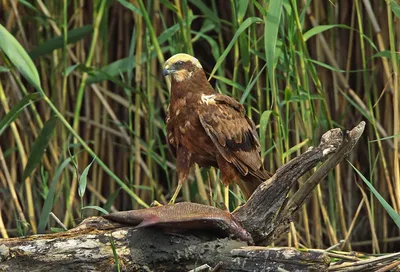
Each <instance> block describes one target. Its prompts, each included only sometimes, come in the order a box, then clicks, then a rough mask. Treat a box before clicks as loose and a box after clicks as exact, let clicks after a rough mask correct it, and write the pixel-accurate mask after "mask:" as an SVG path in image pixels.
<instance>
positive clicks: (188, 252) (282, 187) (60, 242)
mask: <svg viewBox="0 0 400 272" xmlns="http://www.w3.org/2000/svg"><path fill="white" fill-rule="evenodd" d="M364 126H365V123H364V122H361V123H360V124H359V125H358V126H356V127H355V128H354V129H353V130H351V131H350V132H347V133H345V134H344V135H343V132H342V131H341V130H339V129H333V130H330V131H328V132H327V133H325V134H324V135H323V137H322V140H321V143H320V145H319V146H318V147H314V148H310V149H309V150H308V151H307V152H305V153H304V154H302V155H300V156H299V157H297V158H295V159H293V160H292V161H290V162H289V163H287V164H286V165H284V166H282V167H281V168H280V169H278V171H277V172H276V173H275V175H274V176H273V177H272V178H271V179H269V180H268V181H266V182H265V183H264V184H262V185H260V186H259V187H258V188H257V190H256V191H255V192H254V194H253V196H252V197H251V198H250V199H249V200H248V202H247V203H246V204H245V205H243V206H242V207H240V208H239V209H238V210H237V211H236V212H234V213H233V215H232V216H233V217H234V218H235V220H236V221H238V222H239V223H240V224H241V225H242V226H243V227H244V229H245V230H247V232H249V233H250V234H251V236H252V238H253V240H254V242H255V244H256V245H268V244H270V243H271V242H273V241H274V240H275V239H276V238H277V237H278V236H279V235H281V234H282V233H284V232H285V231H287V229H288V226H289V223H290V220H291V219H292V217H293V215H294V214H295V213H296V212H297V211H298V209H299V207H300V206H301V205H302V204H303V203H304V201H305V200H306V199H307V196H308V195H309V194H310V192H311V191H312V189H313V188H314V187H315V186H316V185H317V184H318V183H319V182H320V181H321V180H322V179H323V178H324V177H325V175H326V174H327V173H328V172H329V171H330V170H331V169H333V168H334V167H335V166H336V165H337V164H338V163H339V162H340V161H341V160H343V158H344V157H345V156H346V155H347V154H348V153H349V152H350V151H351V149H352V148H353V147H354V145H355V143H356V142H357V141H358V139H359V137H360V136H361V134H362V132H363V130H364ZM332 154H333V155H332ZM328 155H332V156H331V157H330V159H329V160H328V161H326V162H325V164H323V165H322V166H321V167H320V168H319V169H318V170H317V172H316V173H315V174H313V175H312V176H311V177H310V178H309V179H308V180H307V181H306V182H305V183H304V184H303V185H302V186H301V187H300V188H299V190H298V191H297V193H295V194H294V196H293V197H292V198H290V199H288V198H287V193H288V191H289V189H290V187H291V186H292V185H293V184H294V183H295V182H296V181H297V180H298V178H299V177H301V176H302V175H303V174H304V173H306V172H307V171H308V170H310V169H311V168H313V167H315V166H316V165H317V164H318V163H319V162H321V161H323V160H325V159H326V158H327V156H328ZM329 261H330V259H329V257H328V255H327V254H325V252H323V251H318V250H309V251H297V250H295V249H292V248H267V247H260V246H247V243H246V242H244V241H238V240H234V239H233V237H231V236H228V237H226V235H225V237H224V235H221V233H217V232H215V231H212V230H207V229H204V230H196V229H194V230H193V229H192V230H184V229H182V228H180V229H176V228H173V227H165V226H164V227H163V228H156V227H149V228H141V229H136V228H135V226H126V225H121V224H118V223H113V222H111V221H108V220H106V219H104V218H102V217H91V218H88V219H86V220H84V221H83V222H82V223H81V224H80V225H79V226H78V227H76V228H74V229H72V230H69V231H66V232H63V233H55V234H47V235H34V236H29V237H21V238H11V239H2V240H0V271H18V270H19V271H27V270H29V271H56V270H58V271H71V270H73V271H114V270H115V268H116V267H119V268H120V269H121V270H123V271H189V270H191V269H195V268H197V269H196V271H202V270H200V269H202V268H204V269H209V268H213V269H214V271H276V270H279V268H280V269H284V270H287V271H293V270H297V271H309V270H314V271H326V270H327V268H328V266H329ZM284 270H282V271H284ZM207 271H208V270H207Z"/></svg>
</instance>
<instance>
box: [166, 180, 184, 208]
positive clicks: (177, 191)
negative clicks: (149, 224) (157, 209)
mask: <svg viewBox="0 0 400 272" xmlns="http://www.w3.org/2000/svg"><path fill="white" fill-rule="evenodd" d="M182 184H183V181H182V182H181V181H178V187H176V190H175V193H174V195H173V196H172V198H171V200H170V201H169V203H168V204H170V205H171V204H174V203H175V199H176V198H177V197H178V194H179V192H180V191H181V189H182Z"/></svg>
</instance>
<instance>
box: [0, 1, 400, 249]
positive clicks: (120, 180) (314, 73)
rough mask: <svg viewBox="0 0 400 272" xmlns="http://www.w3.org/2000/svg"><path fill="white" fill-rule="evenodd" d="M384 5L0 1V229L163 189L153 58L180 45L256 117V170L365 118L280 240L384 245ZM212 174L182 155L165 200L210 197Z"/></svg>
mask: <svg viewBox="0 0 400 272" xmlns="http://www.w3.org/2000/svg"><path fill="white" fill-rule="evenodd" d="M399 16H400V7H399V6H398V4H397V3H396V1H394V0H392V1H390V0H387V1H379V0H363V1H360V0H354V1H348V0H336V1H323V0H313V1H311V0H309V1H306V0H304V1H295V0H277V1H272V0H271V1H248V0H244V1H241V0H231V1H228V0H226V1H197V0H175V1H166V0H152V1H150V0H149V1H143V0H131V1H128V0H117V1H106V0H92V1H83V0H70V1H68V0H63V1H51V0H37V1H22V0H20V1H7V0H0V23H1V25H2V26H3V27H0V30H1V31H0V47H1V49H2V50H0V72H1V73H0V80H1V81H0V102H1V107H0V233H1V235H2V237H8V236H16V235H23V234H26V233H28V231H32V232H34V233H36V232H38V231H39V232H43V231H44V230H46V229H47V226H48V225H49V226H50V227H52V228H53V230H54V231H55V230H57V228H59V227H60V224H58V223H56V222H55V220H54V219H53V217H49V216H48V213H49V212H53V213H54V215H55V217H57V218H59V219H60V220H61V222H63V223H64V224H65V225H66V226H67V227H72V226H74V225H75V224H76V219H77V218H79V217H83V216H88V215H91V214H100V211H101V208H102V209H105V210H109V211H110V210H111V211H115V210H127V209H132V208H140V207H143V206H144V207H145V206H147V205H149V204H150V203H151V202H152V201H153V200H155V199H156V200H158V201H160V202H166V201H167V200H168V199H169V198H170V197H171V193H173V191H174V189H175V186H176V181H177V178H176V172H175V170H174V169H175V165H174V164H175V162H174V159H173V158H172V157H171V155H170V153H169V151H168V148H167V146H166V141H165V121H164V119H165V111H166V107H167V105H168V99H169V95H168V87H167V82H166V81H165V79H164V78H163V77H162V75H161V69H162V65H163V63H164V61H165V60H166V59H167V58H168V57H169V56H171V55H172V54H175V53H179V52H186V53H189V54H193V55H195V56H196V57H197V58H198V59H199V60H200V62H201V63H202V64H203V67H204V70H205V71H206V73H207V75H208V76H209V77H210V80H211V82H212V84H213V85H214V86H215V87H216V88H217V89H218V90H219V91H220V92H222V93H224V94H229V95H232V96H234V97H235V98H236V99H238V100H239V101H241V102H242V103H244V104H245V105H246V109H247V111H248V114H249V115H250V116H251V117H252V118H253V120H254V121H255V123H256V124H260V125H259V126H258V131H259V134H260V138H261V142H262V152H263V157H264V158H265V166H266V168H267V169H268V170H269V171H271V172H274V171H275V170H276V169H277V168H278V167H279V166H280V165H282V164H284V163H286V162H288V161H289V160H290V159H292V158H293V157H295V156H297V155H298V154H300V153H301V152H304V151H306V150H307V148H308V147H309V146H312V145H315V144H317V143H318V142H319V137H320V136H321V134H322V133H323V132H325V131H326V130H328V129H330V128H332V127H340V128H343V129H346V128H351V127H353V126H354V125H356V124H358V123H359V121H361V120H365V121H367V129H366V133H365V134H364V136H363V139H361V141H360V142H359V144H358V145H357V147H356V149H355V151H354V152H353V153H352V154H351V156H350V157H349V158H348V162H347V161H346V162H343V163H342V164H341V165H340V166H338V167H337V168H336V169H335V171H334V172H332V173H331V174H330V175H329V177H328V178H327V179H326V180H325V181H324V182H323V183H322V184H321V185H320V186H319V187H318V188H317V189H316V190H315V192H314V194H313V196H312V198H311V199H310V201H309V202H308V204H307V205H306V206H305V207H304V208H303V209H302V211H301V212H300V214H299V216H298V218H297V219H296V221H295V223H294V224H293V225H292V228H291V232H290V233H289V234H288V235H285V236H284V237H282V239H281V242H280V244H282V245H291V246H296V247H307V248H310V247H313V248H327V247H330V246H332V245H336V244H338V243H339V242H340V240H344V241H342V242H341V243H340V245H339V248H342V249H344V250H364V251H368V252H373V253H380V252H388V251H394V250H396V249H397V250H399V246H397V247H396V244H397V245H399V241H400V236H399V225H396V223H395V222H396V220H397V224H399V221H400V219H399V216H398V212H399V209H400V167H399V137H398V136H399V135H400V123H399V120H400V118H399V114H400V108H399V105H400V96H399V78H398V69H399V58H398V55H397V54H398V51H399V44H400V39H399V35H400V32H399V30H400V28H399ZM8 33H10V34H8ZM12 37H15V38H16V40H18V42H17V41H16V40H13V38H12ZM19 44H20V45H21V46H22V47H20V45H19ZM22 48H23V49H25V50H26V51H27V52H28V54H29V57H30V58H31V59H32V60H33V63H34V65H33V64H31V63H29V61H26V59H29V58H28V57H27V55H25V54H24V50H23V49H22ZM35 67H36V68H35ZM36 69H37V72H36ZM350 163H351V164H350ZM352 165H354V168H356V169H358V170H359V171H360V172H361V174H360V173H357V172H356V171H355V169H354V168H353V167H352ZM218 179H219V173H218V171H215V170H213V169H212V170H210V171H207V170H205V169H198V168H196V169H194V171H193V175H192V178H191V181H190V182H187V183H186V184H185V185H184V188H183V191H182V196H181V198H180V199H179V200H185V201H193V202H200V203H207V204H210V205H217V204H216V203H219V202H222V201H223V188H222V187H223V186H221V184H220V183H219V182H218ZM363 180H366V183H365V181H363ZM368 181H369V182H370V185H372V186H373V187H372V188H375V189H376V191H378V192H379V193H380V194H381V195H382V197H383V199H385V200H386V201H387V203H385V202H384V201H383V200H382V199H381V200H379V201H378V200H377V198H376V197H375V195H374V194H373V193H372V191H371V190H370V189H369V187H368V185H367V183H368ZM299 182H302V181H301V180H300V181H299ZM230 189H231V194H230V208H231V209H234V208H235V207H236V206H237V205H239V204H240V203H241V202H242V196H241V194H240V191H239V189H238V188H237V187H236V186H233V185H232V186H231V187H230ZM382 203H383V205H382ZM386 204H389V205H386ZM384 205H386V207H385V206H384ZM88 206H89V208H88ZM390 207H392V208H393V209H394V211H396V212H397V214H396V213H393V212H392V217H391V216H389V213H388V212H387V211H386V210H388V211H389V212H390ZM396 215H397V217H396Z"/></svg>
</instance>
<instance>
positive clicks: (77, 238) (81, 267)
mask: <svg viewBox="0 0 400 272" xmlns="http://www.w3.org/2000/svg"><path fill="white" fill-rule="evenodd" d="M111 239H112V240H113V241H114V247H115V250H116V253H117V255H118V260H119V263H120V267H121V269H122V270H123V271H189V270H190V269H194V268H195V267H197V266H201V265H203V264H208V265H209V266H210V267H215V266H216V265H218V264H219V263H220V265H219V269H220V270H219V271H276V269H277V268H278V267H280V268H283V269H285V270H288V271H292V270H293V269H294V268H296V269H297V271H309V270H310V269H315V271H326V269H327V267H328V265H329V257H328V256H327V255H326V254H325V253H324V252H320V251H309V252H300V251H297V250H295V249H292V248H265V247H249V246H247V243H246V242H242V241H236V240H232V239H230V238H227V237H226V238H221V237H218V236H216V235H215V233H210V232H206V231H196V232H193V231H190V232H185V231H180V232H175V233H174V232H171V231H170V230H168V229H161V228H146V229H134V228H133V227H126V226H118V225H113V224H110V223H109V222H108V221H107V220H106V219H103V218H101V217H93V218H90V219H87V220H85V221H84V222H83V223H82V224H81V225H80V226H79V228H77V229H73V230H71V231H67V232H65V233H58V234H50V235H34V236H30V237H23V238H12V239H6V240H3V241H2V242H1V243H0V244H1V245H0V271H27V270H29V271H31V272H35V271H72V270H73V271H115V268H116V264H115V259H114V256H113V251H112V246H111Z"/></svg>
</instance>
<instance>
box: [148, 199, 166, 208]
mask: <svg viewBox="0 0 400 272" xmlns="http://www.w3.org/2000/svg"><path fill="white" fill-rule="evenodd" d="M161 206H164V205H163V204H161V203H160V202H158V201H157V200H154V201H153V202H151V204H150V207H161Z"/></svg>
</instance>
